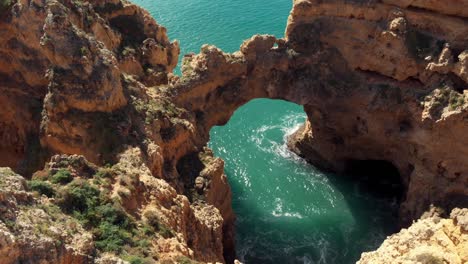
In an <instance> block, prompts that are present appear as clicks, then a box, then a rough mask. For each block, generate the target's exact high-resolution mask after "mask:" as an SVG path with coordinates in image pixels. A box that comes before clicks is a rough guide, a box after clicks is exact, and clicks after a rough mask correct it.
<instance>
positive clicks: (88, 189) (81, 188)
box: [58, 181, 100, 213]
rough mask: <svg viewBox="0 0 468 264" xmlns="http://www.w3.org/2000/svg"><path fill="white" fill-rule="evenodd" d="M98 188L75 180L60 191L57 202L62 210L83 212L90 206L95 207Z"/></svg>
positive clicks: (97, 198)
mask: <svg viewBox="0 0 468 264" xmlns="http://www.w3.org/2000/svg"><path fill="white" fill-rule="evenodd" d="M99 194H100V192H99V190H98V189H96V188H94V187H93V186H91V185H90V184H89V183H87V182H84V181H83V182H75V183H72V184H70V185H69V186H67V188H66V189H65V190H64V191H63V192H62V193H61V195H60V196H61V199H60V200H59V202H58V204H59V206H60V207H61V208H62V210H63V211H64V212H67V213H74V212H75V211H76V212H78V213H84V212H85V211H87V210H88V209H90V208H93V207H96V206H97V205H98V202H99V201H98V200H99Z"/></svg>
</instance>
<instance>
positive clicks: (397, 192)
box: [344, 159, 405, 203]
mask: <svg viewBox="0 0 468 264" xmlns="http://www.w3.org/2000/svg"><path fill="white" fill-rule="evenodd" d="M344 168H345V169H344V174H345V175H347V176H348V177H351V178H352V179H354V180H356V182H358V183H359V188H360V189H361V190H362V191H364V192H367V193H370V194H372V195H373V196H375V197H378V198H384V199H396V200H397V202H398V203H400V202H401V201H402V198H403V197H404V193H405V186H404V183H403V179H402V177H401V175H400V172H399V170H398V169H397V168H396V167H395V166H394V165H393V164H392V163H391V162H389V161H385V160H354V159H350V160H347V161H346V162H345V167H344Z"/></svg>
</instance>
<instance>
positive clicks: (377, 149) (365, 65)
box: [0, 0, 468, 263]
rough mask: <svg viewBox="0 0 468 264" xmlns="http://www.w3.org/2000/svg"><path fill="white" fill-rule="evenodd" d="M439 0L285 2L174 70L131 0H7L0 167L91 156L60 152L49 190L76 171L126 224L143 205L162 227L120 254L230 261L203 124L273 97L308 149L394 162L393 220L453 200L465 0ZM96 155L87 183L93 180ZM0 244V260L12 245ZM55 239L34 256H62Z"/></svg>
mask: <svg viewBox="0 0 468 264" xmlns="http://www.w3.org/2000/svg"><path fill="white" fill-rule="evenodd" d="M449 2H450V3H444V4H443V5H441V4H440V3H439V2H438V1H430V0H418V1H402V0H382V1H377V0H375V1H344V0H333V1H319V0H296V1H295V2H294V7H293V10H292V12H291V15H290V17H289V23H288V28H287V30H286V36H285V38H284V39H276V38H275V37H273V36H254V37H252V38H251V39H250V40H247V41H246V42H245V43H244V44H243V45H242V46H241V48H240V51H238V52H236V53H233V54H226V53H223V52H222V51H221V50H219V49H217V48H216V47H214V46H209V45H206V46H203V47H202V49H201V53H200V54H197V55H186V57H185V58H184V62H183V66H182V72H183V75H182V76H181V77H178V76H173V75H172V73H171V72H172V69H173V68H174V67H175V65H176V62H177V57H178V53H179V48H178V45H177V43H171V42H170V41H169V40H168V39H167V36H166V33H165V29H164V28H163V27H161V26H159V25H157V24H156V22H155V21H154V20H153V19H152V18H151V17H150V16H149V14H148V13H147V12H146V11H144V10H142V9H140V8H138V7H137V6H135V5H133V4H130V3H128V2H125V1H119V0H109V1H101V0H93V1H90V2H76V1H56V0H33V1H27V0H19V1H18V2H16V3H13V4H12V6H11V7H10V8H9V9H8V10H7V11H6V12H4V14H3V15H2V17H1V18H0V35H1V38H0V90H1V91H2V92H1V93H0V102H1V103H2V105H3V107H2V108H1V109H0V123H1V126H0V139H1V142H2V144H1V145H0V157H1V159H0V165H1V166H8V167H12V168H13V169H14V170H15V171H17V172H20V173H22V174H24V175H25V176H27V177H29V176H30V175H31V174H32V173H33V172H34V171H37V170H40V169H42V168H43V167H44V166H43V165H44V163H45V162H46V160H50V158H51V157H53V158H52V160H51V162H52V164H49V165H47V166H46V167H45V169H44V171H43V172H42V173H36V174H35V176H34V177H35V178H34V179H35V180H42V181H44V182H50V181H52V180H53V176H54V175H55V173H56V171H54V170H53V169H54V168H56V167H54V166H55V165H53V164H55V163H57V162H59V163H60V160H63V159H65V160H68V158H67V157H68V156H63V157H62V156H58V157H59V158H57V156H53V155H54V154H70V155H71V154H79V155H83V156H84V157H85V158H86V159H87V160H89V161H90V162H92V163H94V164H96V165H86V166H88V167H89V169H87V170H85V171H82V170H80V169H79V168H76V167H75V166H74V165H73V164H71V165H69V164H68V165H67V164H65V165H66V166H65V167H66V169H67V170H70V171H71V175H73V179H72V182H69V183H66V185H65V187H63V186H62V187H60V186H59V185H57V186H55V187H56V188H64V189H65V190H67V189H68V188H72V187H73V186H74V185H73V184H75V183H76V182H77V181H79V182H81V183H82V184H88V185H89V186H91V187H90V188H94V189H96V190H98V191H100V192H104V193H106V195H105V197H106V198H110V199H114V198H115V199H114V200H113V203H112V205H115V206H117V208H120V209H121V210H122V212H123V215H127V216H128V217H130V216H131V218H132V219H134V221H135V222H132V223H140V224H149V223H150V222H151V220H149V218H156V219H158V222H161V223H163V224H164V225H165V226H167V227H168V228H169V229H170V230H172V231H171V232H172V234H173V236H163V235H158V234H156V232H155V230H153V231H150V233H151V232H153V235H152V236H151V235H148V234H145V235H144V236H145V237H147V238H148V239H149V240H150V241H151V243H150V246H148V248H149V251H147V252H146V253H145V252H136V254H138V255H143V256H144V257H147V256H148V257H149V258H150V260H149V261H156V259H157V261H161V262H163V263H164V261H167V262H169V263H170V262H172V261H175V262H177V261H178V259H179V258H180V257H182V256H185V257H189V258H191V259H195V260H197V261H203V262H214V261H219V262H224V261H225V260H226V261H228V262H231V261H232V260H233V259H234V255H233V253H234V245H233V230H232V228H233V221H234V215H233V212H232V209H231V205H230V195H231V194H230V190H229V186H228V184H227V182H226V177H225V175H224V174H223V162H222V160H220V159H215V158H213V157H212V154H211V152H210V150H209V149H206V148H205V146H206V143H207V142H208V140H209V130H210V128H211V127H212V126H214V125H222V124H224V123H226V122H227V121H228V120H229V118H230V116H231V115H232V113H233V112H234V111H235V110H236V109H237V108H238V107H239V106H241V105H243V104H245V103H247V102H248V101H249V100H251V99H254V98H261V97H266V98H278V99H284V100H288V101H291V102H295V103H297V104H301V105H303V106H304V109H305V111H306V113H307V115H308V121H307V122H306V124H305V125H304V127H303V128H301V129H300V130H299V131H298V132H296V133H295V135H294V136H293V137H292V138H291V139H290V142H289V145H290V147H291V148H292V149H293V150H294V151H296V152H297V153H299V154H300V155H302V156H303V157H305V158H306V159H307V160H309V161H310V162H311V163H313V164H315V165H317V166H320V167H322V168H325V169H329V170H334V171H338V172H340V171H344V170H346V168H347V166H348V165H349V162H350V161H354V160H385V161H389V162H391V163H392V164H393V165H394V166H395V167H396V168H397V169H398V171H399V173H400V176H401V181H402V184H403V186H404V189H405V192H404V197H403V202H402V205H401V212H400V214H401V219H402V223H410V222H411V220H413V219H417V218H419V216H421V215H422V213H423V212H424V211H425V210H427V209H428V208H429V205H430V204H436V205H438V206H441V207H444V208H446V209H452V208H454V207H457V206H458V207H467V206H468V205H467V200H468V199H467V195H468V186H467V184H468V163H467V161H466V158H465V157H467V154H468V153H467V151H468V150H467V148H466V147H465V146H466V145H468V134H467V133H466V131H468V122H467V120H468V114H467V107H468V99H467V97H468V92H467V89H466V88H467V85H468V23H467V19H468V17H467V14H466V12H465V11H466V8H465V7H466V3H464V2H463V1H455V0H454V1H449ZM19 32H21V34H19ZM71 157H74V158H73V159H75V158H76V156H71ZM79 160H83V159H82V158H80V159H79ZM88 163H89V162H84V163H83V164H88ZM106 163H109V164H110V165H109V166H111V168H112V169H113V172H112V173H111V176H112V177H110V178H111V180H109V182H107V183H106V184H104V185H103V184H101V183H99V181H96V182H95V181H94V180H96V179H95V178H96V174H97V173H98V172H99V168H98V167H99V166H101V167H102V166H103V165H105V164H106ZM62 165H63V164H62ZM57 168H58V167H57ZM41 175H42V177H41ZM44 175H45V176H44ZM51 177H52V178H51ZM19 181H21V180H19ZM83 181H84V182H83ZM53 184H56V183H53ZM68 184H72V186H71V187H70V186H68ZM88 185H86V186H88ZM67 186H68V187H67ZM2 188H3V187H2ZM2 190H3V189H2ZM21 192H26V189H24V190H21ZM5 193H8V194H7V195H4V196H3V197H9V196H11V194H10V193H11V192H10V191H5ZM28 195H29V196H30V195H31V194H28ZM60 197H61V196H60V195H59V198H60ZM6 199H9V198H6ZM41 199H45V198H41ZM36 200H40V199H39V198H36ZM106 201H107V200H106ZM101 202H102V201H101ZM114 202H115V203H114ZM35 203H39V202H35ZM52 203H53V202H52ZM102 203H103V204H102V205H103V206H104V205H107V204H109V203H104V202H102ZM33 204H34V203H33ZM36 207H37V206H36ZM120 209H119V210H120ZM62 210H65V211H64V212H59V213H60V215H61V217H62V215H64V216H63V218H64V219H65V218H67V216H66V213H67V212H66V210H67V209H66V207H65V208H62ZM13 216H14V217H17V214H16V213H15V214H14V215H13ZM13 216H12V217H13ZM148 216H153V217H149V218H148ZM67 219H68V218H67ZM2 221H3V222H4V223H5V221H6V220H4V219H2ZM53 221H58V220H53ZM59 222H60V221H59ZM58 224H60V223H58ZM79 224H80V225H83V223H79ZM130 226H131V225H130ZM82 227H83V226H82ZM84 227H86V225H85V226H84ZM129 228H130V227H129ZM3 229H4V228H3ZM90 229H91V228H87V230H88V232H91V233H93V232H92V230H90ZM140 229H141V228H136V229H135V230H136V231H135V230H134V229H132V232H135V234H136V233H138V232H140V231H138V230H140ZM5 230H6V229H5ZM5 230H4V231H5ZM22 230H23V229H21V230H19V231H18V233H15V235H16V236H18V237H19V236H21V235H24V234H27V229H24V230H25V231H22ZM127 231H128V232H130V231H129V230H127ZM5 232H10V233H11V232H13V231H12V230H9V231H8V230H6V231H5ZM15 232H16V231H15ZM132 234H133V233H132ZM462 235H463V236H465V234H464V233H463V234H462ZM8 236H9V235H8ZM92 236H93V239H94V240H99V233H93V234H92ZM9 237H11V236H9ZM15 239H16V238H15ZM15 241H21V240H17V239H16V240H15ZM2 243H3V242H2ZM67 243H72V242H67ZM3 244H5V243H3ZM7 244H8V243H6V244H5V245H7ZM20 244H21V243H19V244H14V243H13V244H11V243H10V244H8V245H10V246H8V247H11V248H12V249H13V248H14V249H15V250H20V251H21V247H20V246H19V245H20ZM21 245H22V244H21ZM72 248H76V247H72ZM86 250H91V251H92V252H93V253H88V251H85V250H81V249H79V248H78V249H77V251H76V252H84V253H83V254H84V255H86V256H87V257H89V258H94V260H95V261H101V262H102V263H109V262H111V263H112V261H114V262H117V261H119V260H118V256H120V257H124V256H121V253H120V252H119V251H118V250H108V249H104V248H97V251H96V248H95V247H92V248H91V249H89V248H86ZM2 252H3V253H2ZM5 252H7V251H4V250H3V247H2V248H0V254H3V255H0V259H7V260H8V261H10V262H15V261H19V260H20V259H19V257H23V255H21V256H17V255H13V256H12V255H8V254H7V253H5ZM56 252H58V253H57V254H56V255H54V256H50V258H49V256H44V258H45V259H54V260H57V259H63V258H66V259H69V255H70V254H71V255H72V256H75V255H76V254H75V253H74V252H75V251H73V250H72V251H61V250H59V251H56ZM106 252H113V253H106ZM54 254H55V253H54ZM74 254H75V255H74ZM80 254H81V253H80ZM109 254H110V255H109ZM145 254H146V255H145ZM115 255H118V256H115ZM26 256H27V255H26ZM25 261H27V260H25ZM10 262H7V263H10ZM76 262H79V261H78V260H76ZM83 263H84V262H83Z"/></svg>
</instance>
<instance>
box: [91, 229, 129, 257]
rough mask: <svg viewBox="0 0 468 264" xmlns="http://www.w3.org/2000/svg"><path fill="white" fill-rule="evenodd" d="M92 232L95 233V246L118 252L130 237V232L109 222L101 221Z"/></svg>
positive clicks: (103, 249)
mask: <svg viewBox="0 0 468 264" xmlns="http://www.w3.org/2000/svg"><path fill="white" fill-rule="evenodd" d="M93 233H95V235H96V247H97V248H98V249H99V250H102V251H112V252H117V253H120V252H121V251H122V247H123V246H124V245H126V244H128V243H130V242H131V239H132V234H131V233H129V232H128V231H126V230H124V229H122V228H121V227H120V226H118V225H114V224H112V223H109V222H102V223H101V224H100V225H99V227H98V228H97V229H96V230H95V231H94V232H93Z"/></svg>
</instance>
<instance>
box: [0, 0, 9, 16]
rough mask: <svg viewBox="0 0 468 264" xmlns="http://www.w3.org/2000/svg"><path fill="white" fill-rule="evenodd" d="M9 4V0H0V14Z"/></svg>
mask: <svg viewBox="0 0 468 264" xmlns="http://www.w3.org/2000/svg"><path fill="white" fill-rule="evenodd" d="M11 4H12V3H11V0H0V14H1V13H3V12H5V11H7V10H8V8H10V6H11Z"/></svg>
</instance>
